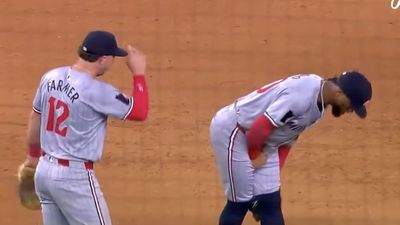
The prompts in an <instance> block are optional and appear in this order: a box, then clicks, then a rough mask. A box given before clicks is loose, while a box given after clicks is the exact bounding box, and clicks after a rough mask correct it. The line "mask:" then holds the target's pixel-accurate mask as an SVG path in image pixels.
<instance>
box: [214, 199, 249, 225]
mask: <svg viewBox="0 0 400 225" xmlns="http://www.w3.org/2000/svg"><path fill="white" fill-rule="evenodd" d="M248 209H249V202H231V201H229V200H228V201H227V203H226V205H225V208H224V210H223V211H222V213H221V216H220V219H219V225H240V224H242V222H243V219H244V217H245V215H246V213H247V210H248Z"/></svg>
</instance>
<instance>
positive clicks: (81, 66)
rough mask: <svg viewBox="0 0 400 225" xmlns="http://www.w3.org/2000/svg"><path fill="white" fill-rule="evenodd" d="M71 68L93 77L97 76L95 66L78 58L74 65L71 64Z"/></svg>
mask: <svg viewBox="0 0 400 225" xmlns="http://www.w3.org/2000/svg"><path fill="white" fill-rule="evenodd" d="M72 69H73V70H77V71H79V72H83V73H86V74H89V75H90V76H92V77H94V78H95V77H96V76H97V69H96V68H95V66H94V65H91V63H87V62H85V61H82V60H79V61H78V62H76V63H75V64H74V65H72Z"/></svg>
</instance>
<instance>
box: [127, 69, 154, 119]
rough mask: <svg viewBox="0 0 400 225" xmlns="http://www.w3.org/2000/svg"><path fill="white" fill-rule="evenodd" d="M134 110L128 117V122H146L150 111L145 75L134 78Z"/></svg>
mask: <svg viewBox="0 0 400 225" xmlns="http://www.w3.org/2000/svg"><path fill="white" fill-rule="evenodd" d="M132 97H133V104H134V105H133V109H132V111H131V112H130V113H129V115H128V116H127V119H128V120H138V121H144V120H146V118H147V115H148V111H149V96H148V92H147V85H146V80H145V78H144V76H143V75H134V76H133V93H132Z"/></svg>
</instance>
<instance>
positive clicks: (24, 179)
mask: <svg viewBox="0 0 400 225" xmlns="http://www.w3.org/2000/svg"><path fill="white" fill-rule="evenodd" d="M17 176H18V187H17V188H18V197H19V200H20V202H21V204H22V205H23V206H24V207H25V208H27V209H31V210H36V209H40V201H39V198H38V196H37V195H36V191H35V183H34V177H35V169H34V168H32V167H27V166H25V164H24V163H23V164H21V165H20V166H19V168H18V174H17Z"/></svg>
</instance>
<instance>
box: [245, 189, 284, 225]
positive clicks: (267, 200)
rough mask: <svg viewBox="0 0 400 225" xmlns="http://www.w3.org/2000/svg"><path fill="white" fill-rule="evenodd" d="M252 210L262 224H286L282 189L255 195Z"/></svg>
mask: <svg viewBox="0 0 400 225" xmlns="http://www.w3.org/2000/svg"><path fill="white" fill-rule="evenodd" d="M250 210H251V211H252V212H253V214H255V215H256V216H257V217H258V218H259V219H260V220H261V225H284V218H283V214H282V208H281V196H280V191H277V192H274V193H270V194H264V195H258V196H255V197H254V200H253V201H252V203H251V206H250Z"/></svg>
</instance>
